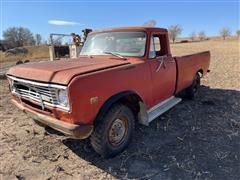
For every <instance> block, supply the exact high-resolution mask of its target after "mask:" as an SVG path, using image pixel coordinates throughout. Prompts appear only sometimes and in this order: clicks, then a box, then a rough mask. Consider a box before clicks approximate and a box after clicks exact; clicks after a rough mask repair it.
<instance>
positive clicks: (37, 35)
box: [35, 34, 42, 46]
mask: <svg viewBox="0 0 240 180" xmlns="http://www.w3.org/2000/svg"><path fill="white" fill-rule="evenodd" d="M35 42H36V45H37V46H39V45H40V44H41V43H42V36H41V34H36V35H35Z"/></svg>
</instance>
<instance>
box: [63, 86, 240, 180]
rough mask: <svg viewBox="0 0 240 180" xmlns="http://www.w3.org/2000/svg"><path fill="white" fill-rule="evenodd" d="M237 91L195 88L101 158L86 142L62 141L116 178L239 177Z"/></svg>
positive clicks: (239, 93) (87, 141)
mask: <svg viewBox="0 0 240 180" xmlns="http://www.w3.org/2000/svg"><path fill="white" fill-rule="evenodd" d="M239 103H240V92H239V91H236V90H225V89H211V88H208V87H205V86H202V87H201V88H200V91H199V94H198V96H197V97H196V99H195V100H194V101H188V100H184V101H183V102H181V103H180V104H179V105H177V106H176V107H174V108H173V109H172V110H170V111H169V112H167V113H165V114H164V115H162V116H161V117H159V118H158V119H156V120H155V121H153V122H152V123H151V124H150V126H149V127H145V126H141V125H138V126H137V127H136V132H135V134H134V137H133V140H132V142H131V143H130V145H129V147H128V148H127V149H126V150H125V151H124V152H123V153H121V154H120V155H118V156H116V157H114V158H112V159H103V158H102V157H100V156H99V155H97V154H96V153H95V152H94V151H93V150H92V148H91V146H90V143H89V140H83V141H79V140H74V139H65V140H63V143H64V144H65V145H66V146H67V147H68V148H70V149H71V150H72V151H73V152H74V153H75V154H76V155H78V156H79V158H83V159H84V160H86V161H88V162H90V163H91V164H92V165H94V166H97V167H98V168H101V169H102V170H104V171H107V172H108V173H111V174H112V175H113V176H114V177H116V178H121V179H125V178H126V179H127V178H140V179H179V178H181V179H195V178H197V179H205V178H207V179H209V178H210V179H240V151H239V150H240V104H239Z"/></svg>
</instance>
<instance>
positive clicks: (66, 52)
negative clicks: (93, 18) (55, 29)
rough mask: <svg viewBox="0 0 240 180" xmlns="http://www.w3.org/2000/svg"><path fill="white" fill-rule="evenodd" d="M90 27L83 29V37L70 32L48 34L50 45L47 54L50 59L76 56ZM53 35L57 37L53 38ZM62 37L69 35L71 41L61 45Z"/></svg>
mask: <svg viewBox="0 0 240 180" xmlns="http://www.w3.org/2000/svg"><path fill="white" fill-rule="evenodd" d="M91 31H92V29H84V30H82V32H83V38H81V36H80V35H78V34H75V33H71V34H57V33H51V34H50V46H49V55H50V60H51V61H53V60H58V59H62V58H66V59H69V58H77V57H78V56H79V54H80V52H81V49H82V46H83V44H84V42H85V40H86V38H87V35H88V33H90V32H91ZM54 37H57V38H55V39H54ZM64 37H70V38H71V39H72V41H71V42H70V43H67V44H65V45H63V44H62V43H61V39H63V38H64Z"/></svg>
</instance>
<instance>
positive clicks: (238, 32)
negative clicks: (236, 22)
mask: <svg viewBox="0 0 240 180" xmlns="http://www.w3.org/2000/svg"><path fill="white" fill-rule="evenodd" d="M236 34H237V37H238V38H239V37H240V29H239V30H237V31H236Z"/></svg>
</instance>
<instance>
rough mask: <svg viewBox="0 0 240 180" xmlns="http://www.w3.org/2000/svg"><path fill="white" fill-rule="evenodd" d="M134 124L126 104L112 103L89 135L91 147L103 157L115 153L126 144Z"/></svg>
mask: <svg viewBox="0 0 240 180" xmlns="http://www.w3.org/2000/svg"><path fill="white" fill-rule="evenodd" d="M120 121H121V122H120ZM121 123H122V124H121ZM119 124H120V125H119ZM121 125H123V126H124V128H125V130H123V128H121ZM134 125H135V122H134V115H133V113H132V111H131V110H130V109H129V108H128V107H127V106H125V105H123V104H115V105H113V106H112V107H111V108H110V109H109V111H108V112H107V113H106V114H105V115H104V116H103V117H99V119H98V121H97V123H96V125H95V127H94V131H93V133H92V135H91V137H90V140H91V145H92V147H93V149H94V150H95V151H96V152H97V153H98V154H100V155H101V156H103V157H105V158H109V157H113V156H115V155H117V154H118V153H120V152H122V151H123V150H124V149H125V148H126V147H127V146H128V144H129V142H130V140H131V136H132V133H133V131H134ZM123 131H124V133H123ZM114 136H116V137H114ZM121 136H122V137H121ZM118 138H119V139H118Z"/></svg>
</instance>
